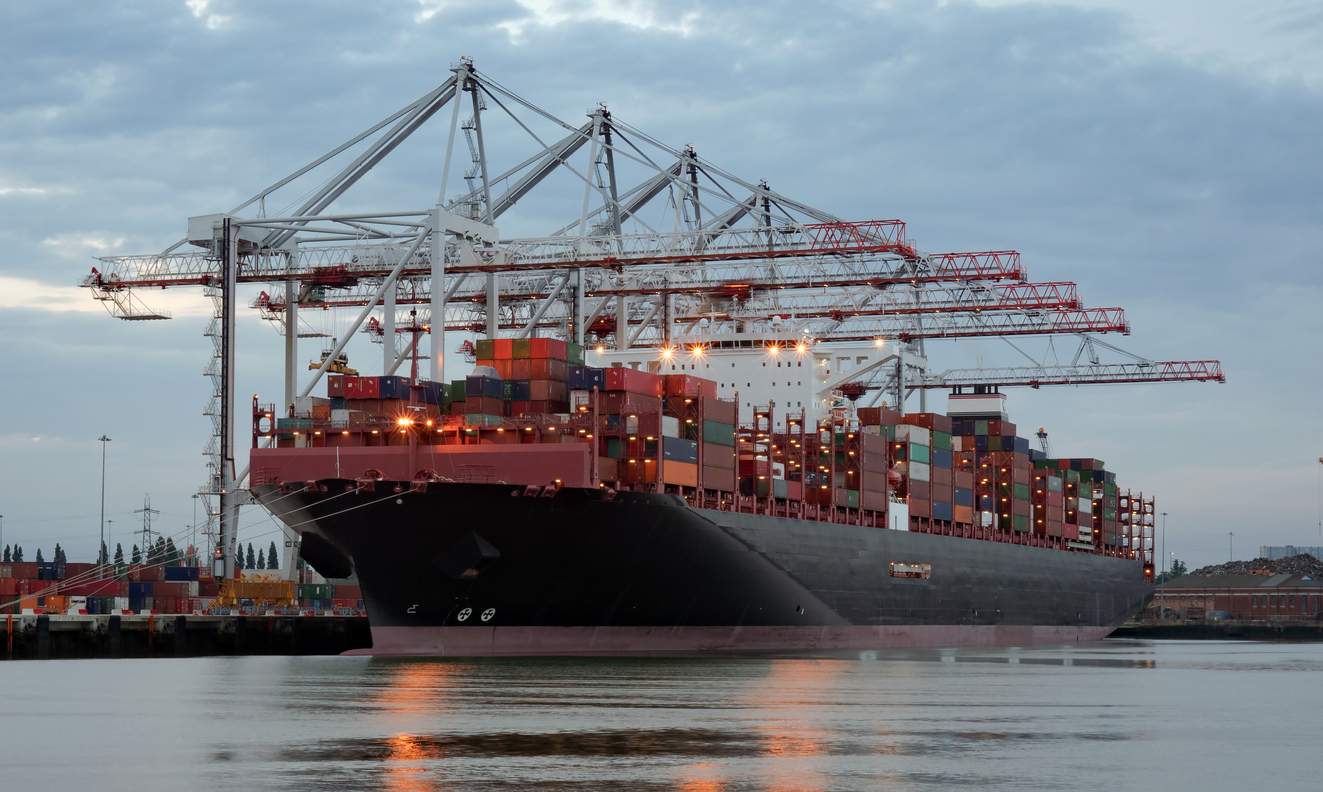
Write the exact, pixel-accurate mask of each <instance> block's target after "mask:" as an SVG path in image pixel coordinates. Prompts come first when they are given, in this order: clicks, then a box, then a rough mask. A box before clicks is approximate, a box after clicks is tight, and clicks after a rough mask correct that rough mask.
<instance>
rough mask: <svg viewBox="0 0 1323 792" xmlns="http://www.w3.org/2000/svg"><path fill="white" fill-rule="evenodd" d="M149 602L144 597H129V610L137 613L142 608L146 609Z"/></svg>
mask: <svg viewBox="0 0 1323 792" xmlns="http://www.w3.org/2000/svg"><path fill="white" fill-rule="evenodd" d="M146 608H147V603H146V602H145V601H144V600H143V598H142V597H129V610H131V611H133V612H134V613H137V612H138V611H140V610H146Z"/></svg>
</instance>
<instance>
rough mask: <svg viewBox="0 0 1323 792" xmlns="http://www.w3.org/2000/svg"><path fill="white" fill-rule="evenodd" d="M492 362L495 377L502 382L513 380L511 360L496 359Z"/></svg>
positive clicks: (512, 362)
mask: <svg viewBox="0 0 1323 792" xmlns="http://www.w3.org/2000/svg"><path fill="white" fill-rule="evenodd" d="M492 362H493V363H495V364H496V365H495V367H494V368H495V369H496V376H498V377H500V378H501V379H503V380H508V379H514V359H513V358H498V359H497V360H494V361H492Z"/></svg>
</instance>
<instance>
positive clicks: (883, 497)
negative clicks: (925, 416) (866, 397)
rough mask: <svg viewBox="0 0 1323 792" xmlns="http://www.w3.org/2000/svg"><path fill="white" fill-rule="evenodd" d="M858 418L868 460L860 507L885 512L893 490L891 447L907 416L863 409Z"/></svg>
mask: <svg viewBox="0 0 1323 792" xmlns="http://www.w3.org/2000/svg"><path fill="white" fill-rule="evenodd" d="M857 415H858V417H859V425H860V427H861V429H862V432H863V437H862V442H861V443H860V446H861V448H862V450H863V459H864V461H863V465H862V467H863V474H864V480H863V483H862V485H861V488H860V504H861V505H862V506H863V508H865V509H871V510H873V511H882V510H883V509H885V508H887V496H888V493H889V491H890V488H891V482H890V480H889V478H888V475H889V471H890V469H891V454H890V446H891V444H892V443H893V442H894V441H895V438H896V427H897V426H898V425H900V424H902V423H903V422H904V416H903V415H901V414H900V413H898V412H895V411H894V410H890V409H888V408H886V407H860V408H859V409H858V411H857Z"/></svg>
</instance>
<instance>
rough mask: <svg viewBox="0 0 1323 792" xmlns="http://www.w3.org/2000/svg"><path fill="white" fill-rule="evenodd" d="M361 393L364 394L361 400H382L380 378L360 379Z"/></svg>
mask: <svg viewBox="0 0 1323 792" xmlns="http://www.w3.org/2000/svg"><path fill="white" fill-rule="evenodd" d="M358 381H359V385H358V387H359V393H361V394H363V395H362V396H360V397H359V398H363V399H380V398H381V378H380V377H359V378H358Z"/></svg>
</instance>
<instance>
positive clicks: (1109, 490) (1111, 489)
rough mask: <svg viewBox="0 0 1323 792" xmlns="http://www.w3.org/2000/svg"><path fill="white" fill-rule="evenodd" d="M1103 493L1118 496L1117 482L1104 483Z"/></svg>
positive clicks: (1113, 504)
mask: <svg viewBox="0 0 1323 792" xmlns="http://www.w3.org/2000/svg"><path fill="white" fill-rule="evenodd" d="M1103 494H1104V495H1111V496H1113V497H1115V496H1116V485H1115V484H1104V485H1103ZM1111 505H1112V506H1115V505H1116V503H1115V502H1113V503H1112V504H1111Z"/></svg>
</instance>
